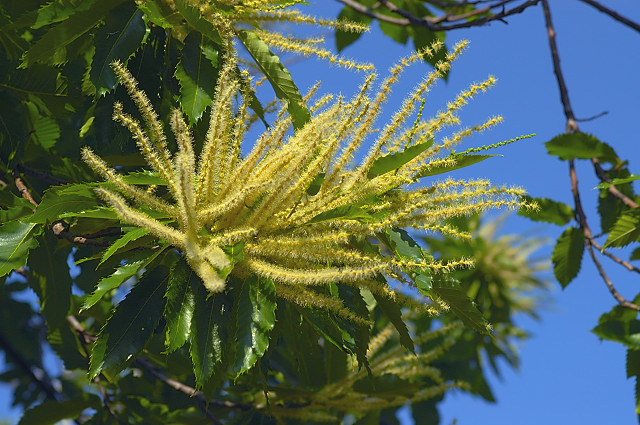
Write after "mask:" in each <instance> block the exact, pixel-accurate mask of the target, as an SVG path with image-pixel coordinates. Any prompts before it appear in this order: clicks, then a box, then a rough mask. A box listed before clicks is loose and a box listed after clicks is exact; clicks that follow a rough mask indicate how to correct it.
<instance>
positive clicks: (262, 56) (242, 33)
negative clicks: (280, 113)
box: [238, 30, 311, 130]
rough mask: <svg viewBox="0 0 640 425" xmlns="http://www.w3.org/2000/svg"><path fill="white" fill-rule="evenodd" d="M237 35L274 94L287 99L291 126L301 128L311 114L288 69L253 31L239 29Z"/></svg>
mask: <svg viewBox="0 0 640 425" xmlns="http://www.w3.org/2000/svg"><path fill="white" fill-rule="evenodd" d="M238 37H239V38H240V40H241V41H242V43H243V44H244V46H245V47H246V48H247V50H248V51H249V54H250V55H251V57H252V58H253V60H254V61H255V62H256V64H257V65H258V67H259V68H260V70H261V71H262V72H263V73H264V75H265V76H266V77H267V79H268V80H269V82H270V83H271V86H272V87H273V90H274V91H275V92H276V96H278V98H280V99H285V100H288V101H289V114H290V115H291V120H292V122H293V128H294V129H296V130H298V129H300V128H302V127H303V126H304V125H305V124H306V123H307V122H308V121H309V120H310V119H311V114H310V113H309V110H308V109H307V108H306V107H305V106H304V101H303V100H302V96H301V95H300V92H299V91H298V87H296V85H295V83H294V82H293V79H292V78H291V74H289V71H287V69H286V68H285V67H284V65H283V64H282V63H281V62H280V58H278V56H276V55H274V54H273V53H272V52H271V51H270V50H269V46H268V45H267V44H266V43H265V42H264V41H262V40H261V39H260V38H259V37H258V36H257V35H256V33H254V32H253V31H249V30H239V31H238Z"/></svg>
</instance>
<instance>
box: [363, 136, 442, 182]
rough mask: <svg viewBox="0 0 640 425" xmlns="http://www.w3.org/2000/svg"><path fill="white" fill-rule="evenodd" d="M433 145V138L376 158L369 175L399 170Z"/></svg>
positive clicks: (375, 175) (373, 175)
mask: <svg viewBox="0 0 640 425" xmlns="http://www.w3.org/2000/svg"><path fill="white" fill-rule="evenodd" d="M431 145H433V138H431V139H429V140H427V141H426V142H423V143H418V144H417V145H413V146H409V147H408V148H406V149H405V150H403V151H400V152H394V153H390V154H387V155H384V156H381V157H379V158H376V159H375V161H373V164H371V168H369V172H368V174H367V177H368V178H370V179H372V178H374V177H377V176H380V175H382V174H385V173H388V172H389V171H393V170H397V169H398V168H400V167H402V166H403V165H404V164H406V163H408V162H409V161H411V160H412V159H413V158H415V157H416V156H418V155H420V154H421V153H422V152H424V151H426V150H427V149H429V148H430V147H431Z"/></svg>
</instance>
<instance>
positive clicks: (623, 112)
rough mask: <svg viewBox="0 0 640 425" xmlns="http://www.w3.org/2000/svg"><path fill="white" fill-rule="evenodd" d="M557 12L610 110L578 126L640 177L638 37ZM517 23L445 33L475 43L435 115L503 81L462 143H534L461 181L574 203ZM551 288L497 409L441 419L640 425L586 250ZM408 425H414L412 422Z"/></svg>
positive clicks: (419, 73)
mask: <svg viewBox="0 0 640 425" xmlns="http://www.w3.org/2000/svg"><path fill="white" fill-rule="evenodd" d="M606 4H607V5H608V6H609V7H611V8H613V9H614V10H617V11H618V12H620V13H622V14H623V15H625V16H627V17H629V18H631V19H632V20H634V21H636V22H640V2H637V1H631V0H609V1H607V2H606ZM341 7H342V6H341V5H340V4H338V3H337V2H336V1H332V0H312V1H311V6H310V7H308V8H307V10H308V13H309V14H313V15H318V16H324V17H330V18H334V17H336V16H337V14H338V11H339V10H340V9H341ZM551 7H552V13H553V20H554V24H555V27H556V31H557V38H558V44H559V50H560V54H561V58H562V67H563V71H564V73H565V78H566V80H567V84H568V88H569V96H570V98H571V101H572V104H573V107H574V111H575V114H576V116H577V117H579V118H580V117H589V116H593V115H596V114H598V113H600V112H602V111H608V112H609V114H608V115H606V116H604V117H601V118H599V119H597V120H595V121H591V122H585V123H580V128H581V130H582V131H585V132H588V133H592V134H594V135H596V136H597V137H598V138H600V139H601V140H603V141H605V142H607V143H609V144H611V145H612V146H613V147H614V149H615V150H616V151H617V152H618V154H619V156H620V157H621V158H625V159H628V160H629V161H630V167H631V170H632V172H633V171H635V172H636V173H640V161H639V160H638V157H639V155H638V154H639V153H640V147H639V146H640V117H639V116H638V115H639V113H640V83H639V80H638V72H639V71H638V70H639V69H640V34H638V33H637V32H634V31H633V30H631V29H629V28H627V27H624V26H622V25H621V24H619V23H617V22H615V21H613V20H612V19H610V18H609V17H607V16H605V15H603V14H601V13H600V12H598V11H596V10H595V9H592V8H591V7H589V6H587V5H585V4H583V3H581V2H579V1H577V0H553V1H551ZM508 21H509V24H508V25H505V24H503V23H500V22H497V23H493V24H491V25H490V26H489V27H482V28H476V29H465V30H456V31H454V32H449V33H448V34H447V44H448V45H449V46H451V45H453V44H454V42H455V41H457V40H460V39H467V40H470V41H471V45H470V48H469V49H468V51H467V53H465V54H464V56H463V57H462V58H460V59H459V60H458V61H457V62H456V63H455V65H454V70H453V71H452V73H451V75H450V79H449V82H448V83H447V84H439V86H438V87H437V88H436V89H435V90H434V91H433V92H432V93H431V94H429V97H428V101H427V105H426V108H427V109H426V110H427V111H430V112H432V113H435V112H436V111H438V110H439V109H440V108H442V107H443V106H444V105H445V104H446V101H447V100H449V99H451V98H453V97H454V96H455V95H456V94H457V93H458V92H459V91H460V90H462V89H464V88H465V87H466V86H467V85H468V83H470V82H473V81H481V80H483V79H484V78H486V76H488V75H490V74H491V75H495V76H496V77H497V78H498V85H497V87H495V88H493V89H492V90H491V91H489V92H488V93H486V94H484V95H481V96H479V97H478V98H476V99H475V100H474V101H473V102H472V104H470V105H469V106H468V107H466V108H465V110H464V113H463V114H462V115H461V116H462V118H463V122H465V123H467V124H473V123H476V122H480V121H482V120H483V119H484V118H486V117H488V116H491V115H496V114H500V115H502V116H503V117H504V119H505V122H504V124H502V125H501V126H499V127H498V128H496V129H494V130H492V131H490V132H487V133H485V134H483V135H482V136H480V137H475V138H473V139H472V140H469V141H468V142H467V144H466V145H465V146H466V147H471V146H480V145H483V144H490V143H495V142H498V141H502V140H506V139H511V138H513V137H515V136H518V135H521V134H529V133H536V134H537V136H536V137H535V138H534V139H529V140H526V141H522V142H520V143H517V144H515V145H511V146H509V147H506V148H503V149H502V150H501V151H500V153H501V154H502V155H503V157H499V158H494V159H492V160H488V161H485V162H484V163H481V164H478V165H476V166H474V167H471V168H470V169H466V170H463V171H464V173H460V175H459V176H458V177H471V176H473V177H486V178H489V179H490V180H492V181H493V182H494V183H497V184H507V183H508V184H515V185H520V186H523V187H525V188H526V189H527V190H528V191H529V193H530V194H531V195H532V196H535V197H548V198H552V199H555V200H560V201H563V202H565V203H567V204H570V205H571V204H572V199H571V194H570V191H569V179H568V170H567V166H566V163H562V162H560V161H559V160H557V159H554V158H552V157H549V156H547V155H546V150H545V147H544V142H546V141H548V140H549V139H551V138H552V137H553V136H555V135H557V134H560V133H562V132H564V127H565V119H564V115H563V112H562V106H561V104H560V101H559V94H558V89H557V84H556V81H555V78H554V75H553V69H552V65H551V59H550V53H549V47H548V42H547V38H546V29H545V26H544V20H543V16H542V10H541V8H540V7H534V8H530V9H528V10H527V11H525V12H524V13H523V14H521V15H515V16H512V17H510V18H509V19H508ZM327 36H330V35H329V34H327ZM328 41H329V44H333V43H332V40H328ZM332 47H333V46H332ZM411 47H412V46H411V45H407V46H401V45H399V44H397V43H394V42H393V41H391V40H390V39H389V38H387V37H385V36H384V35H382V34H381V32H380V31H379V29H378V27H377V24H375V23H374V24H373V25H372V31H371V32H370V33H368V34H365V35H363V36H362V38H361V40H359V42H357V43H356V44H354V45H352V46H351V47H349V48H347V49H346V51H345V52H344V54H345V55H346V56H349V57H352V58H354V59H359V60H361V61H371V62H373V63H374V64H375V65H376V66H377V67H378V69H379V71H380V72H381V73H382V74H383V75H384V72H385V71H386V69H388V67H389V66H391V65H392V64H393V63H395V61H396V60H397V59H398V58H400V57H401V56H405V55H408V54H410V52H411ZM289 69H290V70H291V72H292V74H293V77H294V80H295V81H296V82H297V84H298V85H299V86H300V87H301V88H306V87H309V86H310V85H311V84H313V83H314V82H315V81H317V80H322V81H323V85H322V90H321V91H329V92H340V91H341V92H343V93H344V94H345V95H351V94H353V92H354V91H355V90H356V89H357V86H358V84H359V83H360V81H361V78H362V76H361V75H358V74H353V73H350V72H348V71H344V70H342V69H339V68H330V67H328V66H327V65H326V64H323V63H321V62H318V61H315V60H312V59H310V60H305V61H299V62H296V63H293V64H291V65H290V66H289ZM428 71H429V69H428V68H427V67H426V66H424V65H421V64H418V65H414V66H413V67H412V68H410V69H409V70H407V71H406V72H405V74H404V77H403V80H402V82H401V83H400V84H399V86H397V87H396V88H395V90H394V98H393V99H392V101H391V102H390V104H389V106H388V109H387V111H388V112H389V113H392V112H393V111H394V109H395V107H397V106H398V105H399V102H400V101H401V100H402V98H403V97H404V95H405V94H406V93H408V92H409V91H410V90H411V88H412V87H413V84H415V83H416V82H417V81H419V80H420V79H421V78H422V77H423V76H424V74H425V73H426V72H428ZM577 169H578V176H579V179H580V189H581V192H582V196H583V202H584V204H585V207H586V210H587V216H588V218H589V219H590V224H591V226H592V228H595V229H597V228H598V224H599V223H598V217H597V212H596V209H595V207H596V204H595V201H596V199H597V192H596V191H595V190H593V188H594V187H595V186H596V184H597V183H598V182H597V181H596V179H595V178H594V176H593V171H592V168H591V167H590V166H589V164H588V163H586V162H584V163H579V164H578V168H577ZM531 229H537V230H538V231H539V233H540V234H542V235H547V236H549V237H550V238H552V239H553V240H555V239H556V238H557V237H558V236H559V234H560V232H561V229H560V228H559V227H554V226H552V225H549V226H540V225H536V224H533V223H532V222H529V221H527V220H525V219H522V218H519V217H513V218H511V219H510V220H509V221H508V223H507V226H506V227H505V231H506V232H511V233H515V232H522V231H527V230H531ZM596 232H597V230H596ZM551 249H552V246H551V244H550V245H549V246H548V247H547V248H546V250H545V251H544V252H543V254H545V255H547V256H550V253H551ZM603 262H604V264H605V266H606V267H607V271H608V272H609V273H610V275H611V277H612V278H613V280H614V282H615V283H616V285H617V287H618V289H619V290H620V291H621V292H622V293H623V294H624V295H626V296H627V297H633V296H635V294H636V293H637V291H638V279H637V275H632V274H630V273H628V272H624V271H623V270H622V269H620V268H619V267H615V265H613V264H611V263H610V262H607V261H606V259H605V260H603ZM553 288H554V290H553V293H552V298H553V303H552V304H550V305H549V306H548V308H547V309H546V310H545V311H544V312H543V313H542V320H541V321H540V322H534V321H531V320H529V319H527V318H521V320H520V321H519V323H520V324H521V325H522V326H523V327H524V328H525V329H527V330H529V331H530V332H531V333H532V334H533V336H532V338H531V339H530V340H528V341H527V342H526V343H525V344H524V345H523V346H522V347H521V351H520V352H521V358H522V365H521V367H520V369H519V370H517V371H513V370H511V369H509V368H508V367H507V366H506V365H503V366H504V367H503V368H502V371H503V379H502V380H498V379H496V378H495V377H491V385H492V388H493V389H494V392H495V396H496V398H497V400H498V402H497V403H496V404H490V403H486V402H484V401H482V400H481V399H477V398H473V397H471V396H468V395H465V394H462V393H453V394H450V395H448V396H447V398H446V400H445V402H444V403H443V404H442V406H441V415H442V422H441V423H442V424H444V425H449V424H451V423H452V421H453V420H454V419H456V420H457V424H459V425H485V424H487V425H489V424H491V425H513V424H515V425H534V424H535V425H539V424H546V425H556V424H558V425H560V424H562V425H565V424H582V425H590V424H593V425H595V424H598V425H600V424H634V423H637V422H636V416H635V414H634V396H633V394H634V389H633V382H632V381H630V380H627V379H626V375H625V350H624V348H623V347H622V346H620V345H617V344H614V343H611V342H606V341H605V342H601V341H599V340H598V338H597V337H596V336H595V335H593V334H592V333H590V332H589V331H590V329H591V328H593V327H594V326H595V324H596V323H597V320H598V317H599V316H600V314H602V313H604V312H605V311H608V310H609V309H610V308H611V307H612V306H613V305H614V300H613V298H612V297H611V296H610V294H609V292H608V291H607V289H606V287H605V286H604V283H603V282H602V280H601V279H600V278H599V276H597V272H596V270H595V268H594V267H593V265H592V264H591V262H590V260H589V259H588V258H586V255H585V261H583V267H582V270H581V272H580V274H579V276H578V278H577V279H576V280H575V281H574V282H573V283H572V284H571V285H570V286H569V287H568V288H567V289H566V290H564V291H561V290H559V289H558V288H559V287H558V285H557V284H554V287H553ZM9 394H10V392H9V390H8V389H7V388H3V387H0V419H2V418H4V417H8V418H11V420H13V421H15V422H17V418H18V417H19V415H18V412H16V411H15V410H10V409H9V406H8V402H9ZM5 412H6V413H5ZM404 422H405V423H406V424H410V423H411V422H410V420H408V419H407V420H406V421H404Z"/></svg>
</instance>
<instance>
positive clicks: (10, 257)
mask: <svg viewBox="0 0 640 425" xmlns="http://www.w3.org/2000/svg"><path fill="white" fill-rule="evenodd" d="M39 232H40V229H39V228H38V227H36V223H23V222H22V221H12V222H10V223H6V224H3V225H2V226H0V276H4V275H6V274H9V273H11V272H12V271H13V270H15V269H18V268H20V267H22V266H24V265H25V264H27V257H28V255H29V250H30V249H33V248H35V247H37V246H38V242H37V241H36V240H35V238H34V236H35V235H36V234H38V233H39Z"/></svg>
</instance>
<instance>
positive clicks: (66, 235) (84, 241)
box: [51, 221, 110, 247]
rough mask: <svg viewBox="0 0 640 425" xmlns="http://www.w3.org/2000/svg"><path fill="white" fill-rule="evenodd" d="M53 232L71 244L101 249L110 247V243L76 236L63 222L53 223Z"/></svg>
mask: <svg viewBox="0 0 640 425" xmlns="http://www.w3.org/2000/svg"><path fill="white" fill-rule="evenodd" d="M51 230H52V231H53V234H54V235H56V237H58V238H61V239H66V240H68V241H69V242H71V243H74V244H78V245H90V246H100V247H105V246H109V245H110V244H109V242H103V241H95V240H93V239H92V238H91V237H90V236H78V235H74V234H72V233H71V232H69V227H68V226H67V225H66V223H64V222H62V221H57V222H55V223H53V225H52V226H51Z"/></svg>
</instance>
